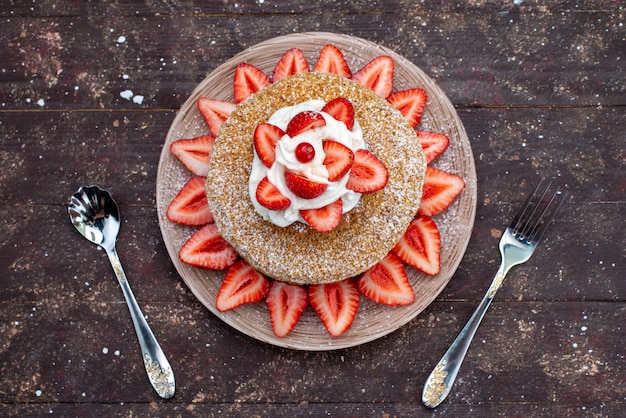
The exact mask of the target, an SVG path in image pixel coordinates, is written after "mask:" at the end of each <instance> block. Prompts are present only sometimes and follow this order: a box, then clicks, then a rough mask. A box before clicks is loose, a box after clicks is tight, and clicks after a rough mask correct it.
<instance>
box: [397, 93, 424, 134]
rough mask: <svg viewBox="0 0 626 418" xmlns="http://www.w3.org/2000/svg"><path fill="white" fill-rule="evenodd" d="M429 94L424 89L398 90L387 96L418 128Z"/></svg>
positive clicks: (413, 125) (407, 119) (410, 123)
mask: <svg viewBox="0 0 626 418" xmlns="http://www.w3.org/2000/svg"><path fill="white" fill-rule="evenodd" d="M427 99H428V95H427V94H426V90H424V89H409V90H402V91H396V92H394V93H391V95H390V96H389V97H387V101H388V102H389V103H390V104H391V105H392V106H393V107H395V108H396V109H398V110H399V111H400V113H402V116H404V118H405V119H406V121H407V122H408V123H409V125H411V126H412V127H414V128H416V127H417V125H419V123H420V119H421V118H422V112H423V111H424V107H425V106H426V100H427Z"/></svg>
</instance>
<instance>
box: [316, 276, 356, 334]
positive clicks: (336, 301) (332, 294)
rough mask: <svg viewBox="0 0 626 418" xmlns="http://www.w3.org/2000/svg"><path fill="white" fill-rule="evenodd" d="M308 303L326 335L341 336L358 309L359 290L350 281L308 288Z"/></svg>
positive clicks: (350, 323)
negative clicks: (315, 313) (323, 327)
mask: <svg viewBox="0 0 626 418" xmlns="http://www.w3.org/2000/svg"><path fill="white" fill-rule="evenodd" d="M309 302H310V303H311V307H312V308H313V309H314V310H315V312H317V315H318V316H319V317H320V319H321V320H322V322H323V323H324V326H325V327H326V329H327V330H328V333H329V334H330V335H332V336H333V337H338V336H340V335H341V334H343V333H344V332H345V331H346V330H347V329H348V328H350V326H351V325H352V322H353V321H354V317H355V316H356V312H357V310H358V309H359V289H358V287H357V286H356V284H355V283H354V282H353V281H352V280H351V279H346V280H343V281H341V282H336V283H327V284H315V285H311V286H309Z"/></svg>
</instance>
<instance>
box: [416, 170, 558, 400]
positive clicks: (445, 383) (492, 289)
mask: <svg viewBox="0 0 626 418" xmlns="http://www.w3.org/2000/svg"><path fill="white" fill-rule="evenodd" d="M544 183H545V182H544V180H541V181H539V184H537V186H536V187H535V190H534V191H533V192H532V193H531V194H530V195H529V196H528V198H527V199H526V201H525V202H524V204H523V205H522V207H521V209H520V210H519V212H517V214H516V215H515V217H514V218H513V221H511V224H510V225H509V226H508V227H507V228H506V230H505V231H504V233H503V234H502V238H501V239H500V244H499V248H500V255H501V257H502V262H501V264H500V268H499V269H498V272H497V273H496V276H495V277H494V279H493V281H492V283H491V285H490V286H489V289H488V290H487V293H486V294H485V296H484V297H483V299H482V300H481V301H480V304H479V305H478V307H477V308H476V310H475V311H474V314H473V315H472V317H471V318H470V319H469V321H468V322H467V324H466V325H465V327H464V328H463V329H462V330H461V332H460V333H459V335H458V337H457V338H456V339H455V340H454V342H453V343H452V345H451V346H450V348H449V349H448V351H447V352H446V353H445V354H444V355H443V357H442V358H441V360H439V363H437V365H436V366H435V368H434V369H433V371H432V373H431V374H430V376H428V379H426V384H425V385H424V390H423V391H422V402H423V403H424V404H425V405H426V406H428V407H430V408H435V407H436V406H438V405H439V404H440V403H441V402H443V400H444V399H445V398H446V397H447V396H448V394H449V393H450V390H451V389H452V385H453V384H454V379H455V378H456V375H457V373H458V371H459V369H460V367H461V363H462V362H463V359H464V358H465V354H466V353H467V350H468V348H469V345H470V343H471V342H472V338H473V337H474V334H475V333H476V330H477V329H478V325H480V321H481V320H482V319H483V316H484V315H485V312H487V308H488V307H489V305H490V304H491V301H492V300H493V298H494V296H495V294H496V292H497V291H498V289H499V288H500V286H501V285H502V281H503V280H504V277H505V276H506V274H507V273H508V272H509V270H510V269H511V267H513V266H516V265H518V264H522V263H525V262H526V261H528V259H529V258H530V256H531V255H532V254H533V252H534V251H535V248H537V244H539V241H540V240H541V238H542V237H543V234H544V232H545V231H546V229H547V228H548V225H550V223H551V222H552V220H553V219H554V216H555V215H556V213H557V211H558V209H559V207H560V206H561V204H562V203H563V202H564V201H565V199H566V198H567V192H565V191H561V190H559V189H558V188H557V189H556V191H554V192H553V193H552V194H551V195H549V194H548V192H549V190H550V187H551V182H549V181H548V182H547V185H545V186H544Z"/></svg>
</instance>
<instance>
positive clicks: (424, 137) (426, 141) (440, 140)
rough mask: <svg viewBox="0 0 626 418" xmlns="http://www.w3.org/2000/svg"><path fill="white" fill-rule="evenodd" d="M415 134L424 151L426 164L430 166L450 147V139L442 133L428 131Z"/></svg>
mask: <svg viewBox="0 0 626 418" xmlns="http://www.w3.org/2000/svg"><path fill="white" fill-rule="evenodd" d="M416 133H417V138H418V139H419V140H420V143H421V144H422V148H423V149H424V156H425V157H426V164H430V163H431V162H432V161H433V160H434V159H435V158H437V157H438V156H439V155H440V154H441V153H443V152H444V151H445V150H446V148H448V145H450V139H449V138H448V137H447V136H446V135H444V134H442V133H439V132H428V131H416Z"/></svg>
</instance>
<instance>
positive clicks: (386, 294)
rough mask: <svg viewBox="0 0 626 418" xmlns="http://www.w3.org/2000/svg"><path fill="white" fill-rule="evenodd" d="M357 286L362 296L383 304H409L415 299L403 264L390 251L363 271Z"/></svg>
mask: <svg viewBox="0 0 626 418" xmlns="http://www.w3.org/2000/svg"><path fill="white" fill-rule="evenodd" d="M358 286H359V290H360V291H361V293H362V294H363V296H365V297H366V298H368V299H371V300H373V301H374V302H376V303H382V304H384V305H390V306H399V305H409V304H411V303H413V301H414V300H415V293H414V292H413V287H411V283H410V282H409V277H408V276H407V274H406V270H405V269H404V264H402V260H400V259H399V258H398V256H396V255H395V254H394V253H392V252H390V253H389V254H387V256H385V258H383V259H382V260H380V262H379V263H378V264H376V265H374V266H373V267H372V268H370V269H369V270H368V271H366V272H365V273H363V275H362V276H361V277H360V278H359V280H358Z"/></svg>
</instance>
